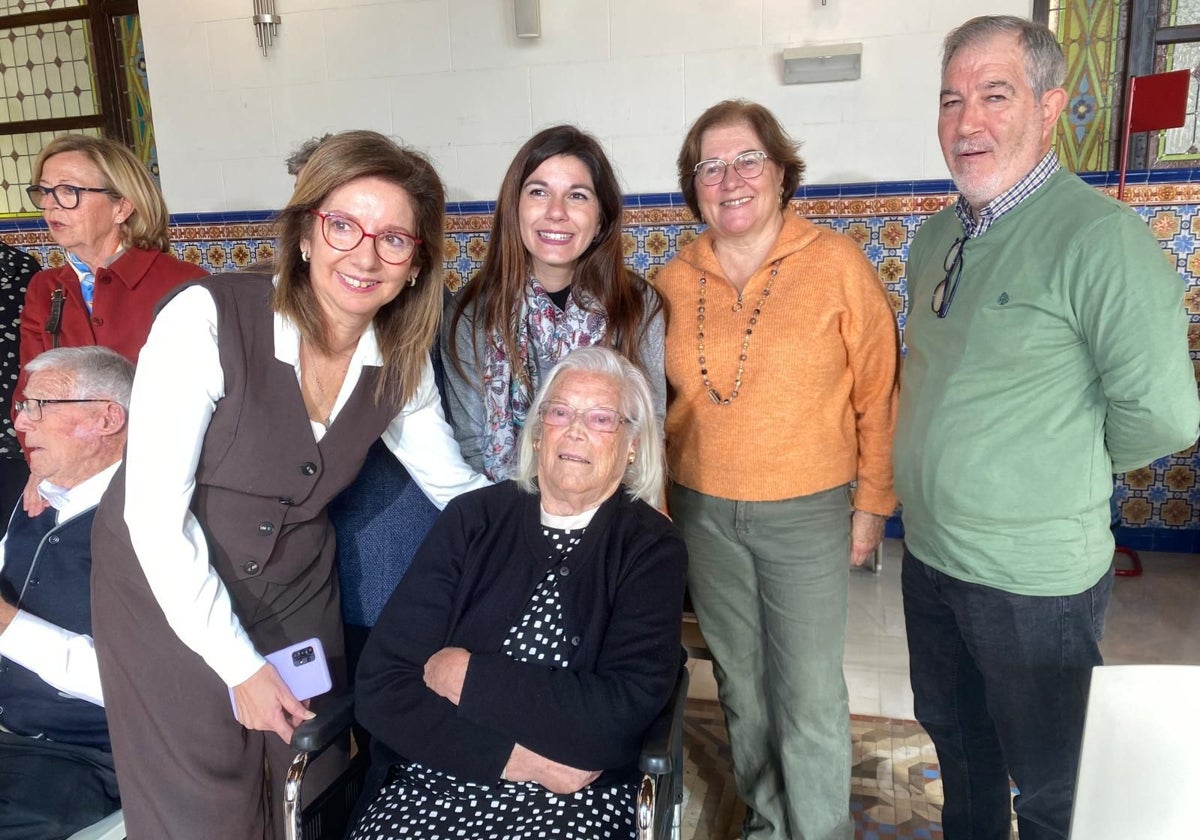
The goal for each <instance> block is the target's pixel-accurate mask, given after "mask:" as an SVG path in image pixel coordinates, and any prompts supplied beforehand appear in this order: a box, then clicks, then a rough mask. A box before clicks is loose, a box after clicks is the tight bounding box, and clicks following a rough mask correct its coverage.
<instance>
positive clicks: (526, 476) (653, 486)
mask: <svg viewBox="0 0 1200 840" xmlns="http://www.w3.org/2000/svg"><path fill="white" fill-rule="evenodd" d="M576 371H577V372H580V373H596V374H600V375H601V376H607V377H608V378H610V379H611V380H612V381H613V382H614V383H615V384H616V386H617V391H618V392H620V394H621V404H620V406H619V409H620V412H621V414H623V415H624V416H625V418H626V420H627V421H628V422H627V423H623V424H622V430H621V431H620V432H618V433H617V434H622V435H625V437H626V440H635V441H637V447H636V448H635V449H634V456H633V463H632V464H630V465H629V466H627V467H626V468H625V475H624V476H623V477H622V478H621V483H622V484H624V485H625V488H626V491H627V492H628V493H629V497H630V498H631V499H641V500H642V501H644V502H646V503H647V504H649V505H652V506H655V507H657V506H658V505H661V504H662V499H663V483H664V482H665V481H666V472H667V471H666V464H665V462H664V460H663V446H662V436H661V435H660V433H659V431H658V421H657V420H656V419H655V416H654V401H653V399H652V398H651V396H650V383H648V382H647V381H646V376H645V374H643V373H642V372H641V370H639V369H638V367H637V365H635V364H633V362H631V361H629V360H628V359H626V358H625V357H624V356H622V355H621V354H620V353H618V352H616V351H615V350H610V349H609V348H607V347H581V348H579V349H578V350H574V351H572V352H571V353H568V354H567V355H566V356H564V357H563V359H562V360H561V361H560V362H559V363H558V364H557V365H555V366H554V369H553V370H551V371H550V374H549V375H548V376H547V377H546V381H545V382H543V383H542V386H541V387H540V388H538V392H537V396H535V397H534V398H533V404H532V405H531V406H529V414H528V419H527V420H526V423H525V429H524V430H523V431H522V432H521V439H520V441H519V442H518V443H517V470H516V474H515V475H514V476H513V477H514V478H515V479H516V481H517V483H518V484H519V485H520V486H521V489H522V490H525V491H526V492H528V493H536V492H537V487H536V486H535V485H534V479H535V478H536V477H537V469H538V461H537V453H536V452H535V451H534V448H533V446H534V444H535V443H536V442H537V441H538V440H540V439H541V437H542V428H543V427H542V418H541V415H540V413H539V412H540V409H541V407H542V401H543V400H545V398H546V395H547V394H549V393H550V392H551V391H552V390H553V389H554V383H555V382H556V381H557V380H558V378H559V377H561V376H564V375H566V374H569V373H572V372H576Z"/></svg>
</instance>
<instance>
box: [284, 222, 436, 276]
mask: <svg viewBox="0 0 1200 840" xmlns="http://www.w3.org/2000/svg"><path fill="white" fill-rule="evenodd" d="M308 212H310V213H312V214H313V215H314V216H316V217H317V218H319V219H320V220H321V235H322V236H324V237H325V241H326V242H327V243H329V247H330V248H332V249H334V250H335V251H353V250H354V249H355V248H357V247H358V243H360V242H362V241H363V239H365V238H370V239H371V241H372V242H374V244H375V253H376V254H378V255H379V259H381V260H383V261H384V262H385V263H388V264H389V265H403V264H404V263H406V262H408V261H409V260H411V259H412V256H413V254H414V253H415V252H416V250H417V246H418V245H420V244H421V242H422V240H420V239H418V238H417V237H415V236H413V235H412V234H411V233H405V232H404V231H402V230H386V231H384V232H383V233H367V232H366V231H365V230H363V229H362V225H360V224H359V223H358V222H356V221H354V220H353V219H347V218H346V217H345V216H342V215H339V214H337V213H327V212H325V211H323V210H309V211H308Z"/></svg>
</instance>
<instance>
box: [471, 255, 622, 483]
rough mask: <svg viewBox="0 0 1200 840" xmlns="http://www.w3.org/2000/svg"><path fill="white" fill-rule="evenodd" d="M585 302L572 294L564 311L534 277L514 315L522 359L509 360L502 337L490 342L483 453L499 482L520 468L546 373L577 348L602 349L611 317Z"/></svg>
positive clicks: (490, 474) (486, 354)
mask: <svg viewBox="0 0 1200 840" xmlns="http://www.w3.org/2000/svg"><path fill="white" fill-rule="evenodd" d="M581 297H583V306H582V307H580V306H579V304H577V303H576V302H575V295H574V294H572V295H571V296H570V297H568V298H567V305H566V308H565V309H559V308H558V307H557V306H555V305H554V301H552V300H550V296H549V295H547V294H546V290H545V289H544V288H542V284H541V283H539V282H538V281H537V280H536V279H534V278H533V277H530V278H529V280H528V282H527V283H526V284H525V298H524V300H523V301H522V305H521V310H520V311H519V312H515V313H513V317H514V318H515V319H516V327H517V358H516V359H509V358H508V355H507V354H506V353H505V350H504V345H503V343H502V342H501V341H500V336H499V335H491V336H489V337H488V339H487V341H486V344H485V347H484V359H483V383H484V393H483V412H484V423H485V424H486V434H487V439H488V442H487V445H486V446H484V449H483V471H484V473H486V474H487V476H488V478H490V479H492V480H493V481H503V480H505V479H507V478H509V477H510V476H511V475H512V473H513V471H514V469H515V468H516V459H517V435H519V434H520V432H521V429H523V428H524V427H525V419H526V417H527V415H528V413H529V406H530V404H531V403H532V402H533V395H534V394H535V393H537V389H538V386H539V385H540V384H541V373H542V371H548V370H549V369H550V368H552V367H553V366H554V365H555V363H557V362H558V360H559V359H561V358H562V357H563V356H565V355H567V354H568V353H570V352H571V351H572V350H574V349H575V348H577V347H588V346H590V345H593V344H597V343H599V342H600V341H601V340H602V339H603V338H604V334H605V327H606V323H605V318H604V316H603V315H601V314H599V312H598V311H594V310H599V308H600V307H599V305H598V304H597V303H596V301H595V299H594V298H592V297H590V296H589V295H587V294H586V293H585V294H583V295H581ZM517 366H520V368H522V369H524V371H525V373H526V375H527V376H528V378H529V385H528V386H527V385H526V384H525V382H524V381H522V378H521V377H520V376H518V375H516V374H515V373H514V370H515V368H516V367H517Z"/></svg>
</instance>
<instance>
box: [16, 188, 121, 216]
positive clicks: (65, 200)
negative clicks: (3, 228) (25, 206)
mask: <svg viewBox="0 0 1200 840" xmlns="http://www.w3.org/2000/svg"><path fill="white" fill-rule="evenodd" d="M25 193H26V194H27V195H28V196H29V200H30V201H32V202H33V206H34V207H36V208H37V209H39V210H45V209H46V204H47V202H48V201H49V199H50V198H51V197H53V198H54V201H55V202H56V203H57V204H58V206H59V207H61V208H62V209H64V210H74V209H75V208H76V207H78V206H79V196H80V194H81V193H104V194H105V195H108V196H110V197H112V198H116V197H117V194H116V193H114V192H113V191H112V190H110V189H107V188H105V187H78V186H76V185H75V184H55V185H54V186H53V187H43V186H42V185H41V184H33V185H32V186H28V187H26V188H25Z"/></svg>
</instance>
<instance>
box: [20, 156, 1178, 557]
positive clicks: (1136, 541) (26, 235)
mask: <svg viewBox="0 0 1200 840" xmlns="http://www.w3.org/2000/svg"><path fill="white" fill-rule="evenodd" d="M1084 179H1085V180H1086V181H1088V183H1090V184H1091V185H1092V186H1094V187H1096V188H1098V189H1102V190H1104V191H1106V192H1108V193H1110V194H1114V195H1115V193H1116V175H1115V174H1113V173H1092V174H1088V175H1085V176H1084ZM954 198H955V195H954V192H953V187H952V185H951V184H950V182H949V181H901V182H890V183H873V184H842V185H818V186H810V187H804V188H802V189H800V190H798V191H797V193H796V196H795V198H794V199H793V201H792V208H793V209H794V210H795V211H796V212H797V213H800V214H802V215H804V216H806V217H808V218H809V219H811V220H812V221H813V222H815V223H816V224H819V225H823V226H825V227H828V228H830V229H832V230H836V231H839V232H841V233H844V234H845V235H847V236H849V237H850V238H851V239H853V240H854V241H855V242H857V243H858V244H859V246H860V247H862V249H863V252H864V253H865V254H866V256H867V258H868V259H869V260H870V261H871V262H872V263H873V264H874V265H875V267H876V268H877V269H878V271H879V274H880V278H881V279H882V280H883V282H884V285H885V286H886V287H887V290H888V295H889V298H890V299H891V302H892V306H893V309H894V310H895V311H896V319H897V323H898V324H899V327H900V330H901V333H902V334H903V330H904V324H905V313H904V308H905V303H906V300H907V294H908V292H907V284H906V280H905V261H906V259H907V257H908V247H909V245H910V244H911V242H912V238H913V236H914V235H915V234H916V231H917V229H918V228H919V227H920V225H921V223H922V222H924V220H925V219H927V218H928V217H929V216H931V215H933V214H934V213H936V212H937V211H939V210H941V209H942V208H944V207H946V206H947V205H949V204H950V203H952V202H953V201H954ZM1126 201H1127V202H1128V203H1129V204H1130V205H1131V206H1132V208H1133V210H1134V211H1135V212H1137V213H1138V214H1139V215H1140V216H1141V217H1142V218H1143V219H1144V220H1145V221H1146V223H1147V224H1148V225H1149V227H1150V229H1151V231H1152V232H1153V233H1154V235H1155V236H1156V237H1157V239H1158V240H1159V242H1160V244H1161V245H1162V248H1163V251H1164V253H1165V254H1166V255H1167V256H1168V257H1169V258H1171V259H1173V260H1174V262H1175V265H1176V268H1177V269H1178V271H1179V273H1180V275H1181V276H1182V277H1183V279H1184V281H1185V283H1186V293H1185V297H1184V304H1185V307H1186V309H1187V311H1188V315H1189V318H1190V319H1191V324H1192V326H1191V329H1190V331H1189V343H1190V346H1191V350H1192V355H1193V360H1194V362H1195V363H1196V364H1197V366H1198V369H1200V170H1180V169H1174V170H1166V171H1152V172H1135V173H1131V174H1130V176H1129V178H1128V182H1127V186H1126ZM493 209H494V206H493V205H492V203H491V202H461V203H452V204H450V205H449V206H448V207H447V220H446V236H445V242H444V252H443V253H444V258H445V268H446V282H447V285H449V286H450V288H451V289H457V288H458V287H460V286H461V285H462V284H463V283H464V282H467V281H468V280H469V279H470V278H471V277H472V275H473V274H474V272H475V271H476V270H478V268H479V266H480V265H481V264H482V261H483V257H484V254H485V253H486V251H487V242H488V236H489V233H490V231H491V224H492V211H493ZM171 221H172V225H171V238H172V243H173V244H172V248H173V250H174V252H175V254H176V256H178V257H179V258H180V259H184V260H187V261H188V262H192V263H195V264H197V265H202V266H204V267H205V268H206V269H208V270H209V271H214V272H217V271H230V270H236V269H238V268H242V267H246V266H249V265H251V264H253V263H255V262H258V261H261V260H266V259H270V258H271V257H272V256H273V255H274V244H273V227H272V223H271V213H269V212H238V213H192V214H177V215H175V216H172V219H171ZM700 230H701V226H700V225H699V223H698V222H697V221H696V219H695V218H693V217H692V215H691V213H690V212H689V211H688V209H687V208H686V207H685V206H684V204H683V200H682V198H681V196H680V195H679V194H677V193H662V194H643V195H635V196H629V197H627V198H626V201H625V210H624V219H623V237H624V243H625V256H626V259H627V261H628V263H629V265H630V266H631V267H632V268H633V269H634V270H636V271H639V272H641V273H642V274H643V275H645V276H646V277H647V278H649V279H650V280H651V281H653V279H654V276H655V275H656V274H657V273H658V269H659V268H660V267H661V266H662V265H665V264H666V262H667V261H668V260H669V259H670V258H671V257H672V256H674V254H675V253H676V252H677V251H678V250H679V248H681V247H682V246H683V245H685V244H687V242H689V241H691V240H692V239H694V238H695V237H696V236H697V234H698V233H699V231H700ZM0 235H2V236H3V238H4V239H5V240H6V241H8V242H10V243H11V244H13V245H17V246H18V247H22V248H24V249H26V250H28V251H29V252H30V253H32V254H33V255H34V256H35V257H37V258H38V259H39V260H40V261H41V263H42V264H43V265H61V264H62V262H63V259H64V257H63V253H62V251H61V249H59V248H58V247H57V246H56V245H54V243H53V241H52V240H51V238H50V235H49V232H48V231H47V230H46V227H45V225H44V224H42V221H41V219H40V218H23V219H7V220H3V221H0ZM1198 478H1200V454H1198V453H1197V451H1196V449H1195V448H1194V447H1193V448H1192V449H1189V450H1187V451H1185V452H1181V453H1178V454H1176V455H1172V456H1170V457H1167V458H1163V459H1161V460H1160V461H1157V462H1155V463H1154V464H1152V465H1150V466H1149V467H1146V468H1145V469H1142V470H1135V471H1133V472H1131V473H1127V474H1125V475H1123V476H1119V477H1118V480H1117V484H1116V490H1115V493H1114V495H1115V498H1116V501H1117V507H1118V510H1119V512H1120V516H1121V521H1120V526H1121V527H1120V528H1119V530H1118V535H1119V536H1120V538H1121V540H1122V543H1123V544H1126V545H1129V546H1131V547H1133V548H1143V549H1155V550H1162V551H1186V552H1194V553H1200V481H1198Z"/></svg>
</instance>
